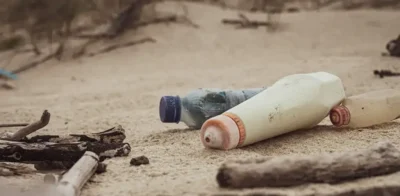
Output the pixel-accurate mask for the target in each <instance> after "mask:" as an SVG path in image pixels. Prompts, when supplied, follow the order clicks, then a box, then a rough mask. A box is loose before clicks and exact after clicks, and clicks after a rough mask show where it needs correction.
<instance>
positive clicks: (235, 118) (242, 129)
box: [222, 112, 246, 146]
mask: <svg viewBox="0 0 400 196" xmlns="http://www.w3.org/2000/svg"><path fill="white" fill-rule="evenodd" d="M222 115H225V116H227V117H229V118H231V119H232V120H233V121H235V123H236V125H237V127H238V129H239V143H238V146H241V145H242V144H243V142H244V139H245V138H246V128H245V127H244V124H243V121H242V119H240V118H239V116H237V115H236V114H234V113H230V112H225V113H223V114H222Z"/></svg>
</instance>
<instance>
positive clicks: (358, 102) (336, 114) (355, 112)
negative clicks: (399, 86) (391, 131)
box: [329, 89, 400, 128]
mask: <svg viewBox="0 0 400 196" xmlns="http://www.w3.org/2000/svg"><path fill="white" fill-rule="evenodd" d="M399 117H400V91H399V90H395V89H384V90H378V91H372V92H367V93H364V94H360V95H355V96H351V97H348V98H346V99H344V101H343V102H342V105H340V106H336V107H334V108H333V109H332V110H331V112H330V114H329V118H330V120H331V122H332V124H333V125H335V126H346V127H354V128H357V127H369V126H372V125H377V124H381V123H385V122H390V121H392V120H394V119H397V118H399Z"/></svg>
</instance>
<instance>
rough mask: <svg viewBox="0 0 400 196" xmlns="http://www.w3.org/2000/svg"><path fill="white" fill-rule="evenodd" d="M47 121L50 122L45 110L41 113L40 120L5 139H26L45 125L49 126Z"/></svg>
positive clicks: (48, 114)
mask: <svg viewBox="0 0 400 196" xmlns="http://www.w3.org/2000/svg"><path fill="white" fill-rule="evenodd" d="M49 121H50V113H49V112H48V111H47V110H45V111H44V112H43V114H42V117H41V118H40V120H38V121H36V122H34V123H32V124H29V125H28V126H26V127H24V128H22V129H20V130H19V131H17V132H16V133H14V134H13V135H12V136H11V138H7V139H10V140H14V141H18V140H21V139H22V138H24V137H26V136H27V135H29V134H31V133H33V132H35V131H37V130H39V129H41V128H43V127H45V126H46V125H47V124H49Z"/></svg>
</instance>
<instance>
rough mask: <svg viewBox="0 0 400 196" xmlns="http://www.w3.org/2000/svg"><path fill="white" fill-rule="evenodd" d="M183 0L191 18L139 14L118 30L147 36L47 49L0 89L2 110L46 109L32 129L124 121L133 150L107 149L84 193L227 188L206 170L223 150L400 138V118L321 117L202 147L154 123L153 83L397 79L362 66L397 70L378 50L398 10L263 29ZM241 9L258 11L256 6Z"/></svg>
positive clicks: (184, 89)
mask: <svg viewBox="0 0 400 196" xmlns="http://www.w3.org/2000/svg"><path fill="white" fill-rule="evenodd" d="M189 11H190V18H191V19H192V20H193V21H194V22H196V23H197V24H199V25H200V26H201V28H200V29H194V28H192V27H189V26H185V25H181V24H170V25H157V26H149V27H146V28H144V29H141V30H139V32H137V34H136V35H134V33H133V32H131V33H128V35H127V36H125V38H126V39H128V38H129V39H135V38H139V37H143V36H145V35H149V36H151V37H153V38H154V39H156V40H157V42H156V43H146V44H143V45H139V46H134V47H129V48H124V49H119V50H116V51H113V52H110V53H106V54H102V55H99V56H95V57H85V58H82V59H79V60H70V61H64V62H61V63H59V62H56V61H52V62H49V63H46V64H43V65H41V66H39V67H37V68H34V69H32V70H29V71H26V72H24V73H22V74H21V75H20V79H19V80H18V81H16V84H17V86H18V88H17V89H15V90H11V91H9V90H0V97H1V98H0V121H1V122H8V123H11V122H31V121H34V120H36V119H37V118H38V117H39V116H40V115H41V113H42V111H43V110H44V109H48V110H49V111H50V112H51V114H52V119H51V121H50V124H49V125H48V126H47V127H46V128H44V129H43V130H40V131H39V132H38V133H40V134H67V133H82V132H84V133H87V132H95V131H102V130H106V129H108V128H110V127H112V126H114V125H116V124H120V125H122V126H123V127H124V128H125V129H126V132H127V140H126V141H127V142H129V143H130V144H131V145H132V152H131V154H130V155H129V157H120V158H114V159H110V160H107V161H106V163H108V171H107V172H106V173H104V174H101V175H96V176H94V177H93V179H92V182H90V183H89V184H87V186H85V187H84V190H83V192H82V195H83V196H94V195H118V196H125V195H135V196H139V195H205V194H209V193H222V192H224V191H226V190H221V189H219V188H218V185H217V182H216V179H215V177H216V173H217V169H218V167H219V166H220V164H221V163H222V162H223V161H224V160H226V159H231V158H249V157H259V156H265V155H284V154H315V153H320V152H334V151H345V150H356V149H359V148H363V147H365V146H367V145H369V144H373V143H376V142H378V141H381V140H388V141H391V142H393V143H394V144H395V145H399V144H400V132H399V131H398V127H399V122H390V123H386V124H384V125H379V126H376V127H373V128H367V129H355V130H351V129H343V130H337V129H334V128H332V127H331V126H328V125H329V121H328V120H327V119H325V120H324V121H323V122H322V123H321V126H319V127H317V128H315V129H312V130H307V131H298V132H293V133H291V134H286V135H283V136H280V137H276V138H273V139H269V140H266V141H263V142H260V143H257V144H255V145H251V146H248V147H244V148H241V149H234V150H230V151H218V150H209V149H205V148H204V147H203V146H202V144H201V142H200V138H199V130H188V129H186V127H185V125H184V124H163V123H161V122H160V120H159V115H158V104H159V99H160V97H161V96H163V95H185V94H186V93H188V92H189V91H190V90H192V89H195V88H199V87H216V88H251V87H260V86H268V85H270V84H272V83H273V82H274V81H276V80H277V79H279V78H281V77H283V76H285V75H288V74H294V73H307V72H314V71H326V72H330V73H333V74H336V75H337V76H339V77H340V78H341V79H342V80H343V83H344V85H345V86H346V94H347V95H348V96H350V95H354V94H358V93H363V92H367V91H371V90H376V89H381V88H397V87H398V85H399V84H400V82H399V81H400V80H399V78H396V77H393V78H384V79H380V78H378V77H375V76H374V75H373V73H372V71H373V70H374V69H391V70H394V71H396V70H397V71H398V70H399V67H398V65H399V64H400V61H399V59H396V58H390V57H381V52H384V51H385V48H384V46H385V44H386V43H387V41H388V40H389V39H391V38H394V37H396V36H397V35H398V33H399V26H398V21H399V18H400V13H399V12H396V11H373V10H358V11H351V12H339V11H335V12H332V11H323V12H301V13H288V14H284V15H282V16H281V22H282V24H283V28H282V29H281V30H280V31H278V32H275V33H267V32H266V31H265V29H264V28H259V29H256V30H255V29H243V30H235V29H233V28H232V27H230V26H223V25H221V24H220V20H221V19H222V18H224V17H236V12H235V11H232V10H222V9H220V8H217V7H211V6H208V5H203V4H189ZM248 16H249V17H250V18H252V19H264V18H265V16H264V15H263V14H248ZM305 112H306V111H305ZM3 130H4V129H2V130H1V131H3ZM14 130H15V129H7V131H14ZM140 155H145V156H147V157H148V158H149V160H150V165H142V166H139V167H134V166H130V165H129V161H130V159H131V158H132V157H135V156H140ZM42 177H43V176H42V175H41V174H27V175H23V176H18V177H0V184H1V185H5V186H7V187H8V188H9V189H11V188H15V189H22V190H29V189H30V188H29V187H31V186H33V185H35V184H37V183H39V182H41V181H42ZM394 180H397V181H398V180H400V175H399V174H393V175H389V176H385V177H378V178H373V179H363V180H358V181H354V182H349V183H345V184H340V185H317V184H313V185H305V186H300V187H295V188H287V189H279V191H282V192H284V193H288V194H293V193H301V192H320V191H335V190H341V189H345V188H350V187H354V186H369V185H373V184H379V183H381V184H388V183H394ZM0 195H2V194H1V193H0Z"/></svg>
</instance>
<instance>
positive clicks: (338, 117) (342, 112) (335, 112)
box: [329, 106, 350, 126]
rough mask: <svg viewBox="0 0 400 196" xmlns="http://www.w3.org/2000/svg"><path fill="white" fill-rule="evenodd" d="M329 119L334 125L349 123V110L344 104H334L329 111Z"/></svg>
mask: <svg viewBox="0 0 400 196" xmlns="http://www.w3.org/2000/svg"><path fill="white" fill-rule="evenodd" d="M329 119H330V120H331V122H332V124H333V125H335V126H343V125H348V124H349V123H350V111H349V109H347V107H345V106H336V107H334V108H332V110H331V111H330V113H329Z"/></svg>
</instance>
